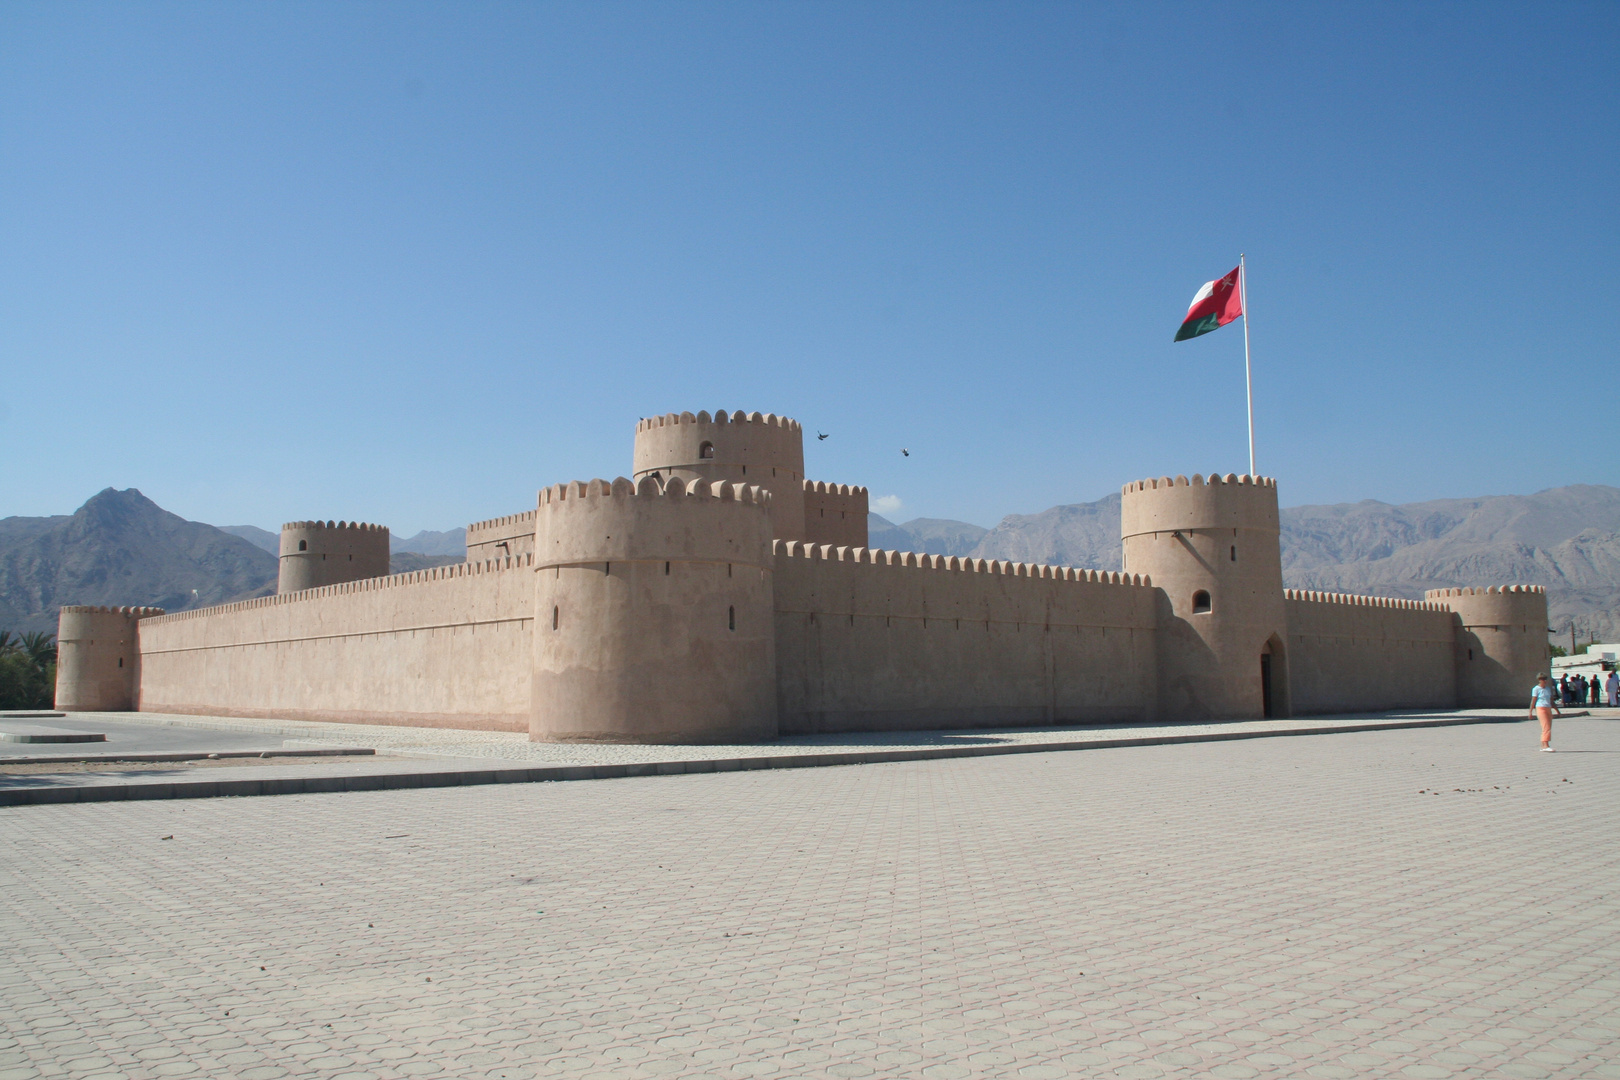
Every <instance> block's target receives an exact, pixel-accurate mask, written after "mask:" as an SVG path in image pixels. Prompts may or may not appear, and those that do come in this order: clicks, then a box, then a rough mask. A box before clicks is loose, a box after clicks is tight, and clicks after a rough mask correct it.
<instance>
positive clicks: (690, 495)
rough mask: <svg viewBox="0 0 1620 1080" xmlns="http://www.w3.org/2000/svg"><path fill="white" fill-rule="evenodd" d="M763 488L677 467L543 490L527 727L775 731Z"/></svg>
mask: <svg viewBox="0 0 1620 1080" xmlns="http://www.w3.org/2000/svg"><path fill="white" fill-rule="evenodd" d="M771 501H772V500H771V495H770V493H769V492H768V491H766V490H764V489H763V488H761V487H758V486H754V485H748V484H742V483H735V484H731V483H716V484H713V485H711V484H710V483H709V481H707V480H703V479H698V480H694V481H693V482H692V483H691V484H690V485H688V484H687V483H686V482H685V481H684V480H682V479H681V478H680V477H679V476H675V477H669V478H667V479H664V480H660V479H659V478H656V477H654V476H652V475H647V476H644V477H642V478H641V479H640V480H639V481H637V482H635V483H632V482H631V481H629V480H627V479H625V478H623V477H620V478H619V479H617V480H614V481H612V482H609V481H606V480H592V481H591V482H590V483H588V484H586V483H573V484H560V485H558V486H556V487H553V488H547V489H545V490H544V491H542V492H541V493H540V506H539V514H538V517H537V521H536V528H535V566H536V573H535V575H534V585H535V591H534V611H535V616H536V625H535V632H534V660H533V668H532V670H533V689H532V693H531V700H532V702H533V711H532V715H531V720H530V725H529V737H530V738H531V739H535V740H537V741H557V742H640V743H724V742H758V741H760V740H763V739H771V738H774V737H775V736H776V733H777V725H776V678H775V677H776V661H775V651H774V646H775V640H774V637H773V627H772V621H771V597H772V582H771V574H772V562H771V520H770V511H769V507H770V504H771Z"/></svg>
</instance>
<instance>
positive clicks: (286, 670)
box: [56, 411, 1547, 743]
mask: <svg viewBox="0 0 1620 1080" xmlns="http://www.w3.org/2000/svg"><path fill="white" fill-rule="evenodd" d="M631 471H632V477H631V478H630V479H626V478H623V477H621V478H619V479H616V480H612V481H608V480H591V481H589V482H573V483H567V484H559V485H556V486H553V487H548V488H545V489H543V490H541V491H540V493H539V497H538V500H537V504H536V506H535V507H534V508H533V509H530V510H527V511H524V512H522V513H517V514H511V515H508V516H504V517H497V518H493V519H491V520H488V521H481V522H476V523H474V524H472V525H469V526H468V528H467V561H466V562H465V563H464V564H459V565H456V566H449V567H442V568H439V569H434V570H423V571H418V572H415V573H408V574H396V575H392V576H390V575H389V574H388V565H389V539H388V530H387V529H386V528H383V527H381V526H377V525H363V524H357V523H349V522H336V523H334V522H331V521H326V522H321V521H299V522H292V523H290V524H288V525H286V526H284V527H283V529H282V533H281V574H280V584H279V589H278V593H277V595H275V596H268V597H262V598H259V599H254V600H246V601H241V602H238V603H232V604H224V605H221V606H217V607H211V608H203V609H199V610H195V611H184V612H176V613H174V614H165V613H164V612H163V611H161V610H159V609H156V608H93V607H65V608H63V609H62V613H61V623H60V635H59V640H60V650H61V651H60V663H59V668H58V681H57V697H56V702H57V707H58V708H62V709H70V710H87V711H94V710H128V709H136V710H142V711H149V712H167V713H201V714H213V715H226V716H275V717H286V718H291V719H302V720H338V721H347V722H361V723H388V724H413V725H431V726H441V727H463V728H484V729H500V730H515V731H521V730H527V731H528V732H529V733H530V737H531V738H533V739H537V740H577V741H616V742H647V743H658V742H757V741H760V740H763V739H769V738H772V737H774V736H777V735H779V734H784V735H785V734H802V733H813V732H839V731H877V730H893V729H924V728H953V727H954V728H962V727H994V726H1011V725H1035V724H1077V723H1091V722H1109V723H1117V722H1122V721H1123V722H1132V721H1174V720H1201V719H1238V718H1259V717H1274V716H1275V717H1282V716H1289V715H1302V714H1309V713H1342V712H1353V711H1370V710H1384V709H1424V708H1427V709H1453V708H1469V707H1483V706H1507V705H1515V706H1516V705H1519V704H1522V701H1523V698H1524V696H1525V694H1526V693H1527V691H1528V688H1529V686H1530V685H1531V683H1532V682H1533V681H1534V678H1535V675H1536V673H1537V671H1538V670H1542V669H1544V667H1545V664H1546V661H1547V644H1546V629H1547V598H1546V593H1545V591H1544V590H1543V589H1541V588H1540V587H1537V586H1514V587H1511V588H1490V589H1475V588H1467V587H1458V588H1451V589H1440V590H1434V591H1431V592H1429V593H1428V594H1427V597H1426V599H1425V600H1423V601H1407V600H1393V599H1386V598H1380V597H1371V596H1345V595H1336V594H1324V593H1315V592H1300V591H1296V590H1289V589H1284V588H1283V583H1282V570H1281V559H1280V554H1279V547H1278V532H1279V531H1278V515H1277V485H1276V481H1274V480H1271V479H1267V478H1264V477H1258V476H1235V475H1231V474H1228V475H1225V476H1220V475H1207V476H1202V475H1194V476H1192V477H1191V478H1189V477H1186V476H1177V477H1174V478H1171V477H1161V478H1158V479H1150V480H1142V481H1137V482H1133V483H1129V484H1126V485H1125V487H1124V494H1123V508H1122V515H1123V527H1122V530H1121V531H1122V534H1123V541H1124V558H1125V562H1124V567H1125V569H1124V571H1123V572H1117V573H1116V572H1105V571H1098V570H1088V569H1083V568H1074V567H1063V566H1036V565H1030V564H1015V563H1007V562H994V561H986V560H982V559H962V558H954V557H945V556H939V555H928V554H919V553H915V552H903V551H883V550H872V549H870V548H868V547H867V546H866V542H867V492H866V489H865V488H862V487H857V486H850V485H845V484H834V483H826V482H822V481H812V480H809V479H807V478H806V477H805V475H804V446H803V431H802V428H801V426H800V425H799V424H798V423H797V422H796V421H794V420H790V419H788V418H786V417H782V416H776V415H762V414H760V413H742V412H726V411H721V412H718V413H715V414H714V415H713V416H711V415H710V414H708V413H706V412H700V413H697V414H696V415H694V414H692V413H680V414H675V413H670V414H668V415H665V416H659V417H654V418H651V419H646V420H642V421H641V422H640V423H638V424H637V426H636V432H635V448H634V463H633V466H632V470H631ZM1458 584H1459V586H1462V585H1464V584H1465V583H1458Z"/></svg>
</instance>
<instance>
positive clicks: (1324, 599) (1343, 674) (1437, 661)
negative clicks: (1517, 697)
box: [1283, 589, 1530, 716]
mask: <svg viewBox="0 0 1620 1080" xmlns="http://www.w3.org/2000/svg"><path fill="white" fill-rule="evenodd" d="M1283 606H1284V608H1285V609H1286V611H1287V614H1288V671H1289V678H1290V680H1291V690H1292V701H1293V711H1294V713H1295V715H1299V716H1304V715H1308V714H1312V713H1344V712H1375V711H1381V710H1385V709H1451V708H1455V707H1456V703H1457V685H1456V677H1455V674H1454V672H1453V654H1454V653H1455V651H1456V626H1455V624H1456V617H1455V616H1454V615H1453V614H1452V613H1451V612H1450V611H1448V610H1447V609H1446V608H1445V607H1444V606H1443V605H1441V604H1435V603H1429V602H1425V601H1421V600H1394V599H1389V598H1386V597H1378V596H1345V595H1342V594H1339V593H1322V592H1309V591H1305V590H1300V589H1288V590H1285V592H1284V594H1283ZM1529 685H1530V684H1529V683H1526V684H1525V686H1526V688H1527V689H1526V692H1525V694H1526V698H1528V696H1529V691H1528V687H1529Z"/></svg>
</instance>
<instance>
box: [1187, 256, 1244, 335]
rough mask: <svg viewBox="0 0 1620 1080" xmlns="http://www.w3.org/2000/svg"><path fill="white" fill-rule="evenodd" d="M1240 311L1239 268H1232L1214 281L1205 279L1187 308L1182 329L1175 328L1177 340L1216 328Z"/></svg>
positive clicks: (1239, 313) (1241, 309) (1241, 306)
mask: <svg viewBox="0 0 1620 1080" xmlns="http://www.w3.org/2000/svg"><path fill="white" fill-rule="evenodd" d="M1242 314H1243V297H1242V290H1240V289H1239V288H1238V271H1237V270H1233V271H1232V272H1231V273H1230V274H1227V275H1226V276H1225V277H1223V278H1221V279H1219V280H1217V281H1206V282H1204V287H1203V288H1202V289H1199V290H1198V295H1197V296H1195V297H1193V302H1192V307H1190V308H1188V309H1187V318H1186V319H1185V320H1183V321H1182V324H1181V329H1180V330H1177V331H1176V340H1177V341H1186V340H1187V339H1188V338H1195V337H1197V336H1198V335H1199V334H1207V333H1209V332H1210V331H1211V330H1218V329H1219V328H1221V327H1223V326H1225V325H1226V324H1227V323H1229V322H1231V321H1232V320H1233V319H1235V318H1237V317H1238V316H1239V315H1242Z"/></svg>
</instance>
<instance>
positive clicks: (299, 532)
mask: <svg viewBox="0 0 1620 1080" xmlns="http://www.w3.org/2000/svg"><path fill="white" fill-rule="evenodd" d="M388 562H389V545H388V526H386V525H366V524H362V523H361V522H358V521H339V522H336V523H334V522H330V521H289V522H288V523H287V524H285V525H283V526H282V527H281V574H280V577H279V578H278V579H277V581H276V592H278V593H290V592H297V591H298V590H300V589H318V588H320V587H321V586H323V585H341V584H343V583H344V582H346V581H359V580H361V579H363V578H374V577H387V576H388Z"/></svg>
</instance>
